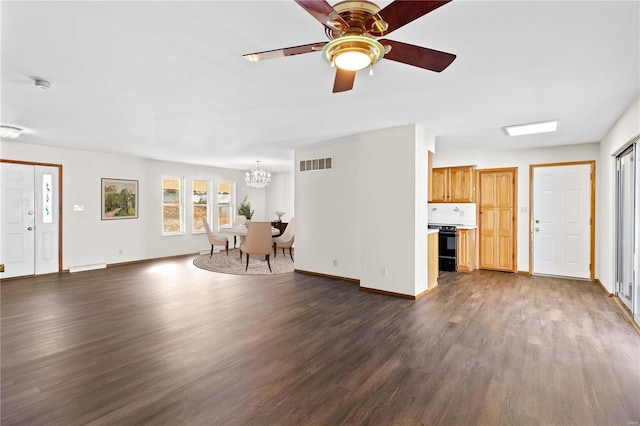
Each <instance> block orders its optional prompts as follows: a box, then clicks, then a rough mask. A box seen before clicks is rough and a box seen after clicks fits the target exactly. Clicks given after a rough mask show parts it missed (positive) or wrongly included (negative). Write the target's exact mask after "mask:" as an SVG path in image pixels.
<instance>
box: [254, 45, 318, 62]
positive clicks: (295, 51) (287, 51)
mask: <svg viewBox="0 0 640 426" xmlns="http://www.w3.org/2000/svg"><path fill="white" fill-rule="evenodd" d="M325 44H327V43H326V42H319V43H312V44H303V45H301V46H293V47H285V48H283V49H275V50H267V51H265V52H256V53H247V54H246V55H242V57H243V58H245V59H246V60H247V61H251V62H258V61H264V60H266V59H276V58H284V57H285V56H292V55H299V54H301V53H311V52H320V51H321V50H322V48H323V47H324V45H325Z"/></svg>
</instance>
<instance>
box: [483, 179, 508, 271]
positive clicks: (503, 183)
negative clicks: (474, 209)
mask: <svg viewBox="0 0 640 426" xmlns="http://www.w3.org/2000/svg"><path fill="white" fill-rule="evenodd" d="M478 180H479V185H478V187H479V193H478V203H479V206H478V208H479V210H480V222H479V227H480V268H481V269H494V270H498V271H513V272H515V247H514V243H515V198H516V191H515V181H516V169H487V170H480V171H479V172H478Z"/></svg>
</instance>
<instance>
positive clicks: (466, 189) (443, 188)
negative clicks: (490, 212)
mask: <svg viewBox="0 0 640 426" xmlns="http://www.w3.org/2000/svg"><path fill="white" fill-rule="evenodd" d="M474 176H475V167H474V166H459V167H436V168H434V169H432V170H431V179H430V180H429V189H430V191H429V202H431V203H473V202H475V186H474Z"/></svg>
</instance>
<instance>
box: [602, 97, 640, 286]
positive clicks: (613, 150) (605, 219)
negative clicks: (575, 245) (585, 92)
mask: <svg viewBox="0 0 640 426" xmlns="http://www.w3.org/2000/svg"><path fill="white" fill-rule="evenodd" d="M639 136H640V95H639V96H637V97H636V98H635V99H634V101H633V102H632V103H631V104H630V105H629V107H628V108H627V110H626V111H625V112H624V114H623V115H622V116H621V117H620V118H619V119H618V121H617V122H616V123H615V124H614V125H613V127H612V128H611V129H610V130H609V132H608V133H607V135H606V136H605V137H604V138H603V139H602V142H601V143H600V151H599V162H598V166H599V170H598V171H597V173H596V175H597V178H596V184H597V188H599V190H598V198H597V203H596V206H597V211H596V241H597V245H596V265H597V267H598V271H599V273H598V274H597V277H598V278H599V279H600V282H602V284H603V285H604V286H605V287H606V288H607V289H608V290H609V292H610V293H614V292H615V278H616V277H615V271H616V269H615V267H616V263H615V237H616V214H615V213H616V163H615V155H616V154H618V153H619V152H620V151H621V150H622V149H623V148H625V147H626V146H628V145H629V144H630V143H631V141H633V140H635V139H636V138H637V137H639Z"/></svg>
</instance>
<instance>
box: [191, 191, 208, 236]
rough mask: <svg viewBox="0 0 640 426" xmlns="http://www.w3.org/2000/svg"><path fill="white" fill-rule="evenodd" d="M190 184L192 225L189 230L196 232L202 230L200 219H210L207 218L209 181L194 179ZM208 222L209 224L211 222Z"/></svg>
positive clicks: (202, 225)
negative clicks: (191, 189)
mask: <svg viewBox="0 0 640 426" xmlns="http://www.w3.org/2000/svg"><path fill="white" fill-rule="evenodd" d="M192 186H193V196H192V197H193V198H192V203H193V225H192V229H191V230H192V232H193V233H194V234H197V233H202V232H204V224H203V223H202V219H207V221H210V220H211V219H210V218H209V181H208V180H198V179H194V180H193V183H192ZM209 224H210V225H211V223H209ZM211 226H213V225H211Z"/></svg>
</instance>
